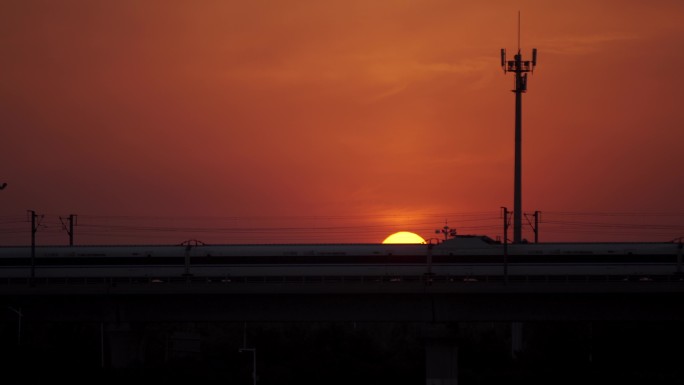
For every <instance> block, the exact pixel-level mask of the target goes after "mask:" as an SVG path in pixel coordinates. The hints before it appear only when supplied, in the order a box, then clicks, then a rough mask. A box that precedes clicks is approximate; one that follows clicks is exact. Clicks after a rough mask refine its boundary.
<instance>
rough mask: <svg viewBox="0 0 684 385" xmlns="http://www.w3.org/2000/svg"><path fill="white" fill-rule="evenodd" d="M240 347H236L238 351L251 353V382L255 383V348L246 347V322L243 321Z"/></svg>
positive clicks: (254, 384)
mask: <svg viewBox="0 0 684 385" xmlns="http://www.w3.org/2000/svg"><path fill="white" fill-rule="evenodd" d="M242 338H243V340H242V348H240V349H238V351H239V352H240V353H242V352H250V353H252V384H253V385H256V383H257V372H256V348H248V347H247V323H246V322H245V324H244V331H243V335H242Z"/></svg>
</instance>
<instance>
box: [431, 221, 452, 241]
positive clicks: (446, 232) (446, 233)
mask: <svg viewBox="0 0 684 385" xmlns="http://www.w3.org/2000/svg"><path fill="white" fill-rule="evenodd" d="M439 233H442V234H444V240H445V241H446V240H447V239H449V237H452V238H453V237H455V236H456V229H452V228H450V227H449V225H448V224H447V221H444V227H442V228H441V229H437V230H435V234H439Z"/></svg>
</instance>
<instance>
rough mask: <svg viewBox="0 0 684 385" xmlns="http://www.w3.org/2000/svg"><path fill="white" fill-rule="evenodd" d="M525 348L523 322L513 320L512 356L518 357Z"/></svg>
mask: <svg viewBox="0 0 684 385" xmlns="http://www.w3.org/2000/svg"><path fill="white" fill-rule="evenodd" d="M522 350H523V324H522V322H511V357H513V358H516V357H517V356H518V354H519V353H520V352H522Z"/></svg>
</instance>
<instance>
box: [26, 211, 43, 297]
mask: <svg viewBox="0 0 684 385" xmlns="http://www.w3.org/2000/svg"><path fill="white" fill-rule="evenodd" d="M28 212H29V215H31V280H30V283H31V285H33V284H34V280H35V278H36V232H37V231H38V226H40V222H39V221H36V218H37V217H38V215H36V212H35V211H33V210H29V211H28ZM40 219H43V216H42V215H41V216H40Z"/></svg>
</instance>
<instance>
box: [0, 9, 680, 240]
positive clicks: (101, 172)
mask: <svg viewBox="0 0 684 385" xmlns="http://www.w3.org/2000/svg"><path fill="white" fill-rule="evenodd" d="M518 11H520V12H521V15H522V51H523V56H524V57H527V58H530V56H531V50H532V48H533V47H535V48H537V49H538V50H539V64H538V66H537V69H536V70H535V72H534V74H533V75H531V78H530V80H529V83H528V92H527V93H526V94H525V95H524V97H523V210H524V211H525V212H527V213H531V212H534V211H535V210H540V211H541V212H542V224H541V225H540V239H541V240H542V241H556V240H576V241H582V240H633V241H640V240H658V241H659V240H672V239H673V238H676V237H681V236H684V200H682V192H683V191H684V177H683V176H682V165H683V163H684V160H683V158H682V143H684V126H683V124H684V123H682V122H684V107H683V106H684V104H683V102H684V75H682V71H684V24H682V22H681V20H682V17H684V3H683V2H681V1H674V0H673V1H650V2H643V1H636V0H631V1H624V0H619V1H618V0H614V1H587V0H578V1H573V2H548V1H519V2H510V1H487V2H484V1H438V0H420V1H410V0H406V1H396V0H384V1H380V0H379V1H367V0H360V1H356V0H344V1H338V0H326V1H313V0H311V1H309V0H306V1H276V0H268V1H258V0H257V1H230V0H222V1H202V2H191V1H169V0H163V1H161V0H160V1H149V0H146V1H138V0H135V1H126V0H123V1H90V0H83V1H69V0H66V1H52V0H45V1H34V0H21V1H3V2H2V3H0V48H1V49H2V54H1V55H0V82H1V84H0V124H1V127H2V133H3V134H2V151H0V161H1V162H0V165H1V166H0V170H1V173H0V182H3V181H4V182H7V183H8V187H7V188H6V189H5V190H3V191H2V192H0V197H1V198H2V199H1V200H0V210H1V211H0V221H2V222H1V223H0V225H2V226H3V227H1V228H2V229H4V230H2V232H0V244H23V243H27V242H29V240H30V234H29V230H30V224H28V223H27V222H26V210H35V211H36V212H38V213H39V214H44V215H45V218H44V219H43V222H42V224H43V225H47V227H41V228H40V229H39V232H38V236H39V240H40V241H39V242H42V243H45V242H51V243H64V242H65V241H66V239H67V237H66V234H65V233H64V231H63V230H62V229H61V228H60V226H61V225H60V224H59V216H66V215H68V214H77V215H79V222H78V227H77V229H76V239H77V243H79V242H81V243H88V242H90V243H98V242H109V243H112V242H129V241H135V242H176V241H177V242H180V241H183V240H185V239H189V238H196V239H200V240H204V241H206V242H231V243H232V242H243V241H244V242H281V241H287V242H289V241H291V242H314V241H315V242H323V241H324V242H381V241H382V240H383V239H384V238H385V237H386V236H387V235H389V234H391V233H392V232H395V231H399V230H408V231H414V232H417V233H418V234H420V235H421V236H423V237H424V238H429V237H435V236H439V235H436V234H434V229H437V228H441V227H442V226H443V225H444V221H445V220H448V224H449V226H451V227H454V228H456V229H457V231H458V232H459V233H462V234H465V233H478V234H487V235H490V236H492V237H496V236H501V235H502V230H501V227H502V226H501V219H500V218H499V211H500V207H501V206H507V207H508V208H509V209H511V210H512V209H513V207H512V204H513V156H514V153H513V150H514V147H513V135H514V94H513V93H512V92H511V90H512V88H513V75H512V74H510V73H509V74H504V73H503V71H502V69H501V67H500V58H499V50H500V49H501V48H506V49H507V51H508V53H509V55H510V56H512V55H513V54H514V53H515V50H516V49H517V16H518ZM616 223H619V224H620V225H616ZM606 224H608V225H606ZM114 225H118V226H121V227H118V228H115V227H112V226H114ZM509 236H512V229H511V234H509ZM41 237H42V238H41ZM524 237H526V238H528V239H532V238H533V235H532V233H531V231H530V228H529V227H526V228H525V230H524Z"/></svg>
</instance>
